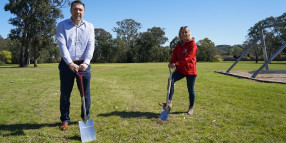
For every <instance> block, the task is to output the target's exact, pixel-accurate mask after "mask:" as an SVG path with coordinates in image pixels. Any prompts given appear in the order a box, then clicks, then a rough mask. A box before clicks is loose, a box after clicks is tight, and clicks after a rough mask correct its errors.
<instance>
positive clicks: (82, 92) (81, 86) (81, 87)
mask: <svg viewBox="0 0 286 143" xmlns="http://www.w3.org/2000/svg"><path fill="white" fill-rule="evenodd" d="M83 73H84V72H83V71H82V72H81V73H78V72H77V73H76V75H77V76H78V78H79V80H80V89H81V90H80V91H81V99H82V107H83V114H84V122H85V123H86V122H87V118H86V107H85V97H84V88H83V79H82V76H83Z"/></svg>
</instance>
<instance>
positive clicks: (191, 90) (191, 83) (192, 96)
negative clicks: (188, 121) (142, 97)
mask: <svg viewBox="0 0 286 143" xmlns="http://www.w3.org/2000/svg"><path fill="white" fill-rule="evenodd" d="M184 77H186V79H187V87H188V91H189V102H190V107H193V106H194V103H195V90H194V86H195V81H196V77H197V76H196V75H183V74H181V73H179V72H174V73H173V75H172V83H171V91H170V96H169V99H170V100H172V99H173V95H174V83H175V82H176V81H178V80H181V79H182V78H184Z"/></svg>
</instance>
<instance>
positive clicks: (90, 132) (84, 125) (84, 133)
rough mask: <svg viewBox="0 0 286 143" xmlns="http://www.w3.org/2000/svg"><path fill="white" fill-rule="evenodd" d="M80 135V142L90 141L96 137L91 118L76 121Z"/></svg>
mask: <svg viewBox="0 0 286 143" xmlns="http://www.w3.org/2000/svg"><path fill="white" fill-rule="evenodd" d="M78 123H79V130H80V136H81V142H90V141H92V140H95V139H96V135H95V129H94V125H93V120H92V119H89V120H87V121H86V122H84V121H78Z"/></svg>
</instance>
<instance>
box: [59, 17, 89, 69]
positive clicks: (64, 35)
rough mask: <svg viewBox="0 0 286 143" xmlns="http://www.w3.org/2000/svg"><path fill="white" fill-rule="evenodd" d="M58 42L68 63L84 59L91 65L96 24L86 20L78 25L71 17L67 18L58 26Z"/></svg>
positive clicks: (84, 61)
mask: <svg viewBox="0 0 286 143" xmlns="http://www.w3.org/2000/svg"><path fill="white" fill-rule="evenodd" d="M57 42H58V46H59V48H60V52H61V57H62V58H63V59H64V61H65V62H66V64H70V63H71V62H73V61H78V60H83V63H85V64H88V65H89V64H90V61H91V59H92V56H93V52H94V26H93V24H91V23H89V22H87V21H84V20H83V22H82V23H81V24H80V25H78V26H77V25H75V24H74V23H73V21H72V19H71V18H70V19H66V20H64V21H62V22H60V23H59V24H58V26H57Z"/></svg>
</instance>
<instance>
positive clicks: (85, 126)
mask: <svg viewBox="0 0 286 143" xmlns="http://www.w3.org/2000/svg"><path fill="white" fill-rule="evenodd" d="M77 76H78V77H79V80H80V89H81V90H80V91H81V101H82V107H83V114H84V120H83V121H78V123H79V130H80V136H81V142H89V141H92V140H95V139H96V135H95V129H94V125H93V120H92V119H88V120H87V118H86V107H85V97H84V88H83V80H82V76H83V72H81V74H79V73H77Z"/></svg>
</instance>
